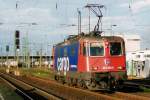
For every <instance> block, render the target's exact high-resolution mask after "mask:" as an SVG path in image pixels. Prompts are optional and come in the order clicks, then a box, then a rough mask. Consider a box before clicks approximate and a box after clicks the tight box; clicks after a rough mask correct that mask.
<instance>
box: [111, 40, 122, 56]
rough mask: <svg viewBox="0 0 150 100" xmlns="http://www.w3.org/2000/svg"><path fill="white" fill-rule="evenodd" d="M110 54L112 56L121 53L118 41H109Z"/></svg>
mask: <svg viewBox="0 0 150 100" xmlns="http://www.w3.org/2000/svg"><path fill="white" fill-rule="evenodd" d="M110 54H111V55H112V56H114V55H121V54H122V48H121V43H120V42H110Z"/></svg>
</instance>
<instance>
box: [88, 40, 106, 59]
mask: <svg viewBox="0 0 150 100" xmlns="http://www.w3.org/2000/svg"><path fill="white" fill-rule="evenodd" d="M90 56H104V46H103V44H102V43H90Z"/></svg>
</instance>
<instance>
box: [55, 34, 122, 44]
mask: <svg viewBox="0 0 150 100" xmlns="http://www.w3.org/2000/svg"><path fill="white" fill-rule="evenodd" d="M81 40H83V41H86V40H91V41H93V40H95V41H104V40H107V41H123V38H122V37H119V36H100V35H93V34H85V35H84V34H80V35H71V36H70V37H69V38H67V39H65V40H64V41H63V42H61V43H58V44H56V46H61V45H65V44H71V43H75V42H77V41H81Z"/></svg>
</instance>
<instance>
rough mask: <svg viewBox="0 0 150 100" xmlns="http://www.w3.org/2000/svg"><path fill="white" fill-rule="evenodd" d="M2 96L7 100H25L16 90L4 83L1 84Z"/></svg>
mask: <svg viewBox="0 0 150 100" xmlns="http://www.w3.org/2000/svg"><path fill="white" fill-rule="evenodd" d="M0 95H1V96H3V97H4V99H5V100H23V98H21V97H20V96H19V95H17V94H16V93H15V91H14V90H12V89H10V88H9V87H8V86H6V85H5V84H3V83H0Z"/></svg>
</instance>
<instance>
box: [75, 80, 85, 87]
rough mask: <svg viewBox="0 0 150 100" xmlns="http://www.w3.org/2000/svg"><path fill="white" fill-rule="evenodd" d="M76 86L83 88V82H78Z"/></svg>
mask: <svg viewBox="0 0 150 100" xmlns="http://www.w3.org/2000/svg"><path fill="white" fill-rule="evenodd" d="M77 86H78V87H80V88H83V87H84V81H83V80H78V82H77Z"/></svg>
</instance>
